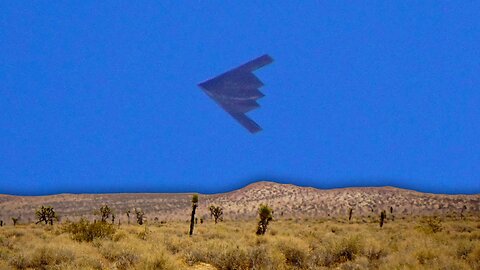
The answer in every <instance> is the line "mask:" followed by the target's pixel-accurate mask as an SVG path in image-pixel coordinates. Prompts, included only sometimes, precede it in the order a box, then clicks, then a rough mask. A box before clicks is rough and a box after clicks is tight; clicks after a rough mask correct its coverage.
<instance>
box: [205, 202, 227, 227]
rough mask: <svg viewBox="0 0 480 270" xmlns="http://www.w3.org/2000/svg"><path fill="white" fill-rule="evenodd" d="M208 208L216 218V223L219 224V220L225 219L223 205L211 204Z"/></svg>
mask: <svg viewBox="0 0 480 270" xmlns="http://www.w3.org/2000/svg"><path fill="white" fill-rule="evenodd" d="M208 210H210V216H211V217H213V218H214V220H215V224H217V222H218V221H222V220H223V208H222V207H220V206H213V205H210V207H209V208H208Z"/></svg>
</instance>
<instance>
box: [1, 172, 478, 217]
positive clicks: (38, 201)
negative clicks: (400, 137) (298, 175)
mask: <svg viewBox="0 0 480 270" xmlns="http://www.w3.org/2000/svg"><path fill="white" fill-rule="evenodd" d="M190 199H191V194H190V193H128V194H60V195H51V196H10V195H0V219H3V220H4V221H8V222H9V221H10V217H18V216H20V217H21V220H22V221H23V222H29V221H33V220H34V213H35V209H37V208H38V207H40V206H41V205H51V206H53V207H54V208H55V210H56V211H57V213H58V214H59V216H60V217H61V218H62V219H67V218H68V219H77V218H79V217H81V216H84V217H87V218H90V219H93V218H95V217H94V215H93V211H94V210H96V209H98V208H100V206H102V205H104V204H108V205H109V206H110V207H111V208H113V209H114V211H115V212H116V217H117V220H121V222H127V216H126V214H125V211H126V210H127V209H133V208H141V209H143V210H144V211H145V213H146V216H147V218H148V219H149V220H154V219H155V217H157V218H158V220H160V221H162V220H187V219H188V216H189V212H190V210H191V209H190ZM260 203H267V204H269V205H271V206H272V207H273V209H274V211H275V216H276V217H277V218H289V217H298V218H303V217H309V218H321V217H328V216H331V217H338V216H340V217H346V215H347V213H348V211H349V209H350V208H352V209H353V211H354V217H359V216H363V217H367V216H369V215H377V214H378V213H379V212H380V211H381V210H388V211H389V210H390V207H393V211H394V214H395V215H396V216H397V217H401V216H406V215H430V214H443V215H448V214H450V215H459V213H460V211H461V209H462V208H463V206H466V209H467V210H466V211H465V213H468V214H474V215H478V214H480V194H476V195H443V194H430V193H421V192H416V191H411V190H406V189H400V188H394V187H365V188H342V189H328V190H322V189H316V188H310V187H299V186H295V185H291V184H278V183H274V182H266V181H262V182H257V183H253V184H250V185H248V186H246V187H244V188H242V189H239V190H235V191H231V192H228V193H221V194H212V195H201V194H200V207H199V210H198V213H199V217H203V218H209V213H208V209H207V208H208V206H209V205H211V204H215V205H221V206H222V207H223V208H224V216H225V218H226V219H249V218H254V217H255V216H256V209H257V208H258V205H259V204H260ZM132 212H133V211H132ZM131 216H132V215H131ZM132 222H133V218H132Z"/></svg>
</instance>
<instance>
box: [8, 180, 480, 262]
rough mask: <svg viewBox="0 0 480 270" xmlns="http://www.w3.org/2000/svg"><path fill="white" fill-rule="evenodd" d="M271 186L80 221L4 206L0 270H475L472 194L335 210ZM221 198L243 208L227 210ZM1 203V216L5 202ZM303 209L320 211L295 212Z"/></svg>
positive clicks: (479, 225) (479, 236) (121, 207)
mask: <svg viewBox="0 0 480 270" xmlns="http://www.w3.org/2000/svg"><path fill="white" fill-rule="evenodd" d="M273 188H282V191H281V192H280V193H278V194H287V195H288V196H293V197H292V198H293V199H292V200H291V201H282V200H283V199H278V198H277V199H264V198H271V197H272V194H275V193H272V191H271V190H266V191H265V189H262V188H259V187H258V186H256V185H253V186H249V187H247V188H245V189H244V190H243V191H242V193H240V192H239V191H236V192H233V193H229V194H228V196H229V197H221V196H217V197H209V196H216V195H209V196H207V195H202V196H201V199H199V196H198V195H196V194H183V195H174V196H167V195H165V196H164V198H165V199H162V200H163V201H161V202H165V203H166V204H167V205H166V207H170V205H171V203H172V202H178V203H180V204H184V203H185V202H186V203H187V204H184V205H186V206H187V207H185V208H175V207H174V210H175V215H174V216H172V215H170V214H169V212H166V211H165V209H166V208H162V207H163V204H160V203H159V204H158V205H157V206H154V207H152V206H149V208H148V209H149V210H145V209H144V208H143V207H144V206H146V205H147V204H146V203H145V202H146V201H147V200H146V199H143V198H142V199H137V200H133V199H129V201H127V203H125V202H124V201H118V202H116V201H113V200H111V198H114V197H115V196H114V195H109V196H108V198H109V199H108V200H105V201H104V202H103V204H101V205H98V202H97V203H95V206H94V207H92V208H91V209H90V210H87V209H85V205H87V204H84V203H83V201H82V203H81V204H79V205H80V206H79V207H82V210H81V211H80V213H84V214H80V215H79V214H78V213H76V212H75V209H76V208H74V207H73V206H74V204H73V203H72V204H68V205H69V207H68V208H67V207H65V205H67V204H63V201H62V200H64V199H65V198H70V197H61V199H62V200H58V201H52V204H50V203H45V202H42V203H39V204H36V205H37V207H38V206H39V205H42V206H41V207H39V208H36V207H34V206H29V207H28V209H30V211H31V214H30V215H32V216H34V218H33V219H32V218H30V216H29V214H28V213H27V212H26V209H27V208H26V207H23V208H18V206H17V208H8V209H10V210H9V212H7V213H6V214H5V212H4V213H2V217H12V218H11V220H12V222H11V223H10V222H8V224H5V223H4V222H2V223H0V269H175V270H178V269H187V270H188V269H239V270H241V269H272V270H273V269H280V270H282V269H285V270H289V269H480V263H479V261H480V215H479V212H478V205H477V204H476V203H475V202H478V196H477V195H473V196H464V197H461V196H457V197H452V198H450V197H445V198H446V199H445V202H450V201H451V202H454V204H450V203H449V204H448V205H446V204H445V205H443V204H441V203H438V200H444V198H443V197H439V198H440V199H438V200H432V201H429V200H418V202H415V201H414V203H415V207H412V208H405V207H403V206H401V205H402V200H397V198H394V197H392V196H389V195H391V194H390V193H386V194H388V196H387V195H385V196H383V197H378V198H384V197H387V198H390V199H391V200H390V201H389V202H390V203H389V204H386V203H384V202H385V199H382V200H377V199H376V198H377V197H376V195H372V196H370V197H361V196H363V195H362V193H358V194H357V193H355V194H356V195H355V196H357V195H358V196H360V197H361V198H363V200H364V201H367V202H368V203H367V204H365V203H364V201H361V203H359V202H358V201H356V200H354V199H355V198H356V197H348V196H347V195H348V193H338V194H337V195H336V196H337V199H336V200H335V202H336V203H338V204H340V205H342V206H341V207H338V208H334V207H331V206H330V205H328V204H323V203H320V204H316V203H315V202H319V201H313V202H310V201H308V200H307V198H309V196H311V193H312V192H313V193H315V194H316V193H317V191H315V190H310V189H301V191H302V192H301V193H297V194H295V193H294V192H293V191H295V190H296V188H295V187H293V188H292V187H291V186H281V185H280V186H279V185H276V186H273ZM387 191H389V192H390V189H387ZM394 191H396V190H394ZM290 192H293V193H290ZM348 192H349V191H348ZM402 192H403V191H402ZM241 194H244V195H245V194H246V196H247V197H248V196H249V198H250V199H249V200H248V201H247V200H246V199H245V197H246V196H240V195H241ZM248 194H253V195H248ZM345 194H346V195H345ZM372 194H373V193H372ZM287 195H285V196H287ZM300 195H302V197H300ZM101 196H103V195H100V198H102V197H101ZM130 196H132V197H130ZM145 196H152V198H157V197H155V196H156V195H155V196H154V195H145ZM181 196H183V197H182V198H180V197H181ZM262 196H264V197H262ZM282 196H283V195H282ZM425 196H427V195H425ZM428 196H429V195H428ZM428 196H427V197H428ZM432 196H433V195H432ZM435 196H436V195H435ZM139 197H140V196H137V197H133V195H128V196H127V198H139ZM106 198H107V197H106ZM122 198H123V197H122ZM212 198H215V199H214V200H213V199H212ZM226 198H230V199H235V198H237V199H238V200H245V203H246V204H245V205H247V206H243V208H235V207H236V205H235V204H232V202H230V201H228V200H227V199H226ZM280 198H283V197H280ZM342 198H343V199H342ZM412 198H417V197H412ZM9 199H10V198H9ZM46 199H51V197H48V198H46ZM13 200H17V198H13ZM279 200H280V201H279ZM297 201H298V203H295V204H294V203H292V202H297ZM464 201H466V202H467V204H468V207H467V206H465V207H463V203H464ZM5 202H6V203H3V204H2V205H0V206H1V207H2V209H6V207H5V206H9V205H12V204H10V202H9V201H8V200H7V201H5ZM279 202H282V203H281V204H280V203H279ZM320 202H321V201H320ZM430 202H431V203H430ZM253 203H256V204H255V205H253ZM362 203H363V204H364V206H361V205H362ZM77 204H78V202H77ZM149 204H152V203H151V202H149ZM45 205H49V206H45ZM50 205H53V206H54V207H55V210H54V208H53V206H50ZM219 205H221V206H219ZM250 205H253V206H250ZM285 205H288V206H289V207H290V208H287V207H286V206H285ZM359 205H360V206H359ZM87 206H88V205H87ZM147 206H148V205H147ZM380 206H382V207H380ZM155 207H157V208H155ZM232 207H233V209H236V210H235V211H232ZM361 207H368V211H366V210H365V209H362V208H361ZM402 207H403V208H402ZM312 208H313V209H317V208H318V210H311V209H312ZM444 208H449V209H450V208H451V209H454V210H455V211H450V210H448V211H445V210H444ZM57 209H60V210H59V211H58V213H59V215H58V216H61V217H62V219H61V222H60V220H59V219H58V216H57ZM94 209H97V210H94ZM152 209H153V210H152ZM240 209H241V210H240ZM415 209H420V210H418V211H413V210H415ZM425 209H427V210H428V211H425ZM435 209H437V210H438V211H437V210H435ZM154 210H155V211H154ZM4 211H5V210H4ZM147 211H148V212H147ZM157 211H158V212H157ZM162 211H164V212H162ZM274 211H275V212H274ZM292 211H293V212H292ZM308 211H313V212H312V213H320V214H318V215H316V216H315V215H314V216H312V215H302V213H303V212H308ZM115 213H118V216H117V217H115ZM163 213H167V215H163ZM33 214H35V215H33ZM209 216H210V217H209ZM20 217H21V219H20ZM130 217H132V218H133V220H134V221H133V222H130ZM168 217H170V218H168ZM172 217H179V218H175V219H173V218H172ZM54 220H55V221H58V222H55V223H54V222H53V221H54ZM122 220H123V221H124V222H121V221H122ZM115 221H118V222H115ZM135 221H136V222H135ZM218 221H222V222H218ZM1 225H3V226H1Z"/></svg>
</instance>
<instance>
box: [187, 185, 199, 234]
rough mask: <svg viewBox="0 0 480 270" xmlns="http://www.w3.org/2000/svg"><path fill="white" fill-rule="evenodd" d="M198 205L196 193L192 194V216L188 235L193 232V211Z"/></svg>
mask: <svg viewBox="0 0 480 270" xmlns="http://www.w3.org/2000/svg"><path fill="white" fill-rule="evenodd" d="M197 207H198V194H193V196H192V217H191V218H190V232H189V235H192V234H193V227H194V226H195V211H196V210H197Z"/></svg>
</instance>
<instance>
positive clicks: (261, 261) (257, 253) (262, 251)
mask: <svg viewBox="0 0 480 270" xmlns="http://www.w3.org/2000/svg"><path fill="white" fill-rule="evenodd" d="M248 258H249V260H250V263H249V265H250V269H274V268H271V267H273V265H274V264H273V260H272V256H271V254H270V253H269V251H268V248H267V246H266V245H260V246H254V247H252V248H251V249H249V250H248Z"/></svg>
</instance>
